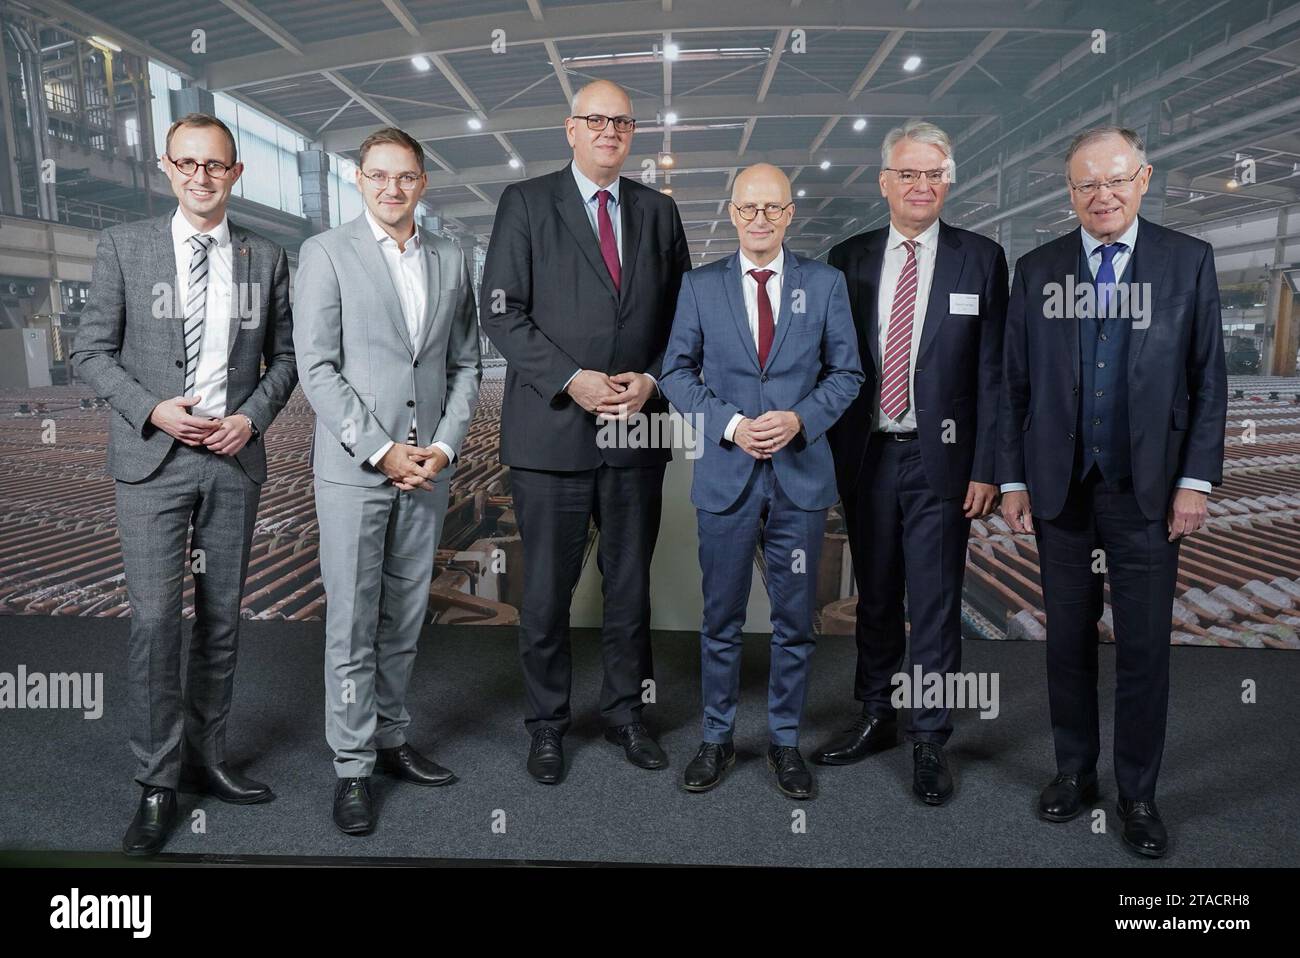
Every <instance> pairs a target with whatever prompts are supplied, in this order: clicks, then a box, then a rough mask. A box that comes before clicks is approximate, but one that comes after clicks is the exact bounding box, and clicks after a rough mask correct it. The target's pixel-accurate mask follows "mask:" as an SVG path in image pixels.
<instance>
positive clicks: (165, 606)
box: [116, 442, 262, 788]
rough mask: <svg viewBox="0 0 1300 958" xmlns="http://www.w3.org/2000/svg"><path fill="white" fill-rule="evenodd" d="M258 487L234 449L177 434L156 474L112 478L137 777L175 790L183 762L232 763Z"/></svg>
mask: <svg viewBox="0 0 1300 958" xmlns="http://www.w3.org/2000/svg"><path fill="white" fill-rule="evenodd" d="M261 491H262V488H261V486H259V485H258V484H257V483H255V482H253V480H251V479H249V478H248V476H247V475H246V474H245V473H244V470H243V469H242V468H241V467H240V465H239V463H238V462H236V461H235V457H234V456H218V455H216V454H215V453H212V452H209V451H207V450H206V449H201V448H193V447H190V446H186V445H184V444H182V443H179V442H178V443H176V444H175V445H174V446H173V447H172V450H171V452H169V453H168V454H167V457H166V458H165V459H164V460H163V462H162V465H161V466H159V467H158V469H157V471H156V472H154V473H153V475H151V476H150V477H149V478H148V479H145V480H144V481H142V482H118V483H117V484H116V492H117V532H118V538H119V539H120V541H121V546H122V567H123V569H124V571H125V573H126V591H127V596H128V598H129V599H130V602H131V636H130V639H129V640H128V644H127V676H128V678H129V696H128V698H129V700H130V703H131V751H132V752H133V753H134V754H135V758H136V773H135V780H136V781H137V782H139V783H140V784H141V785H159V786H164V787H166V788H175V787H176V784H177V779H178V778H179V776H180V765H181V762H182V761H184V762H188V763H190V764H192V765H215V764H217V763H218V762H222V761H225V757H226V756H225V749H226V718H227V716H228V715H229V713H230V700H231V694H232V692H233V690H234V683H235V657H236V652H237V651H238V642H239V606H240V602H241V599H242V597H243V593H244V576H245V574H246V573H247V571H248V552H249V546H250V544H251V542H252V538H253V524H254V521H255V520H256V518H257V502H258V499H259V498H260V496H261ZM191 526H193V535H192V536H191V533H190V528H191ZM187 540H189V542H188V546H189V547H188V548H186V541H187ZM187 569H188V570H190V571H191V572H192V574H193V578H194V630H193V634H192V635H191V637H190V648H189V659H188V668H187V669H186V675H185V681H184V689H185V692H184V696H182V694H181V688H182V682H181V671H182V665H181V608H182V597H183V593H184V588H185V573H186V571H187Z"/></svg>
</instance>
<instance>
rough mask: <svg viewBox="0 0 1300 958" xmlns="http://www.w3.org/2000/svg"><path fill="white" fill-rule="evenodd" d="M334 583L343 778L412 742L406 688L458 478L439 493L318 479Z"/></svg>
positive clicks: (338, 750)
mask: <svg viewBox="0 0 1300 958" xmlns="http://www.w3.org/2000/svg"><path fill="white" fill-rule="evenodd" d="M315 488H316V516H317V518H318V519H319V522H320V568H321V578H322V580H323V581H324V583H325V598H326V606H325V739H326V741H327V742H329V745H330V748H332V749H333V750H334V771H335V774H336V775H337V776H338V777H339V778H361V777H365V776H367V775H369V774H370V773H371V770H372V769H373V768H374V764H375V749H377V748H396V747H397V746H398V745H401V744H403V743H404V742H405V741H406V727H407V726H408V725H410V723H411V716H410V714H409V713H408V712H407V711H406V686H407V683H408V682H409V681H410V678H411V669H412V667H413V666H414V665H415V650H416V644H417V642H418V640H419V637H420V627H421V626H422V625H423V624H424V614H425V611H426V609H427V608H428V604H429V582H430V581H431V580H432V578H433V558H434V552H435V551H436V550H437V548H438V538H439V536H440V535H441V534H442V522H443V519H444V517H445V516H446V514H447V497H448V489H449V482H448V479H446V478H444V479H442V480H440V481H438V482H435V483H434V484H433V490H432V491H428V490H424V489H416V490H414V491H412V492H402V491H400V490H398V489H397V488H396V487H395V486H393V485H391V484H389V483H384V484H383V485H381V486H349V485H344V484H342V483H337V482H329V481H328V480H325V479H322V478H320V477H319V476H317V477H316V479H315Z"/></svg>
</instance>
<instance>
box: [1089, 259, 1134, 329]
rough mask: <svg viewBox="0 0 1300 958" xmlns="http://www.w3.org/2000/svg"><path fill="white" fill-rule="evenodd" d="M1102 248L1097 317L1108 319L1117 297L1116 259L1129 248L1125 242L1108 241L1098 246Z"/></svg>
mask: <svg viewBox="0 0 1300 958" xmlns="http://www.w3.org/2000/svg"><path fill="white" fill-rule="evenodd" d="M1098 249H1100V250H1101V265H1100V266H1099V267H1097V278H1096V284H1097V317H1098V318H1099V319H1107V318H1108V317H1109V316H1110V305H1111V303H1112V302H1113V301H1114V299H1115V263H1114V259H1115V257H1116V256H1118V255H1119V254H1120V253H1121V252H1123V251H1124V250H1126V249H1128V246H1127V245H1126V244H1124V243H1107V244H1106V245H1104V246H1100V247H1098Z"/></svg>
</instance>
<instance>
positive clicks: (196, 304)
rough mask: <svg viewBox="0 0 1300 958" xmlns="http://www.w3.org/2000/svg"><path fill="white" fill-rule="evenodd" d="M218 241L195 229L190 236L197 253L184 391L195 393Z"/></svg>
mask: <svg viewBox="0 0 1300 958" xmlns="http://www.w3.org/2000/svg"><path fill="white" fill-rule="evenodd" d="M216 242H217V240H216V237H215V236H209V235H208V234H207V233H196V234H195V235H194V236H191V237H190V245H191V246H192V247H194V255H193V256H191V257H190V280H189V287H188V289H189V292H188V293H187V295H186V300H185V391H184V393H183V394H182V395H185V396H192V395H193V394H194V383H195V381H196V379H197V378H198V372H199V344H200V343H201V342H202V341H203V319H204V317H205V316H206V315H207V311H208V250H209V249H211V248H212V246H213V245H214V244H215V243H216Z"/></svg>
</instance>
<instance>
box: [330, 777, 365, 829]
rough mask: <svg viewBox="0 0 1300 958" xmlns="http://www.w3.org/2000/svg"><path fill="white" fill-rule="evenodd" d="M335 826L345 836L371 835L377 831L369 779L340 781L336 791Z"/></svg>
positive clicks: (344, 779) (341, 779)
mask: <svg viewBox="0 0 1300 958" xmlns="http://www.w3.org/2000/svg"><path fill="white" fill-rule="evenodd" d="M334 824H335V825H337V826H338V827H339V831H341V832H343V833H344V834H345V835H369V834H370V833H371V832H372V831H374V830H375V806H374V803H373V802H372V801H371V800H370V779H369V778H340V779H339V783H338V785H337V786H336V787H335V789H334Z"/></svg>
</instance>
